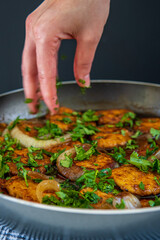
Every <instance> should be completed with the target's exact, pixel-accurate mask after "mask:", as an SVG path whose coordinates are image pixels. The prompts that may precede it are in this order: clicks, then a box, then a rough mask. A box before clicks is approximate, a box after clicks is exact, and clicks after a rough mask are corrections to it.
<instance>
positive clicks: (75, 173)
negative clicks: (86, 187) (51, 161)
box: [57, 148, 84, 181]
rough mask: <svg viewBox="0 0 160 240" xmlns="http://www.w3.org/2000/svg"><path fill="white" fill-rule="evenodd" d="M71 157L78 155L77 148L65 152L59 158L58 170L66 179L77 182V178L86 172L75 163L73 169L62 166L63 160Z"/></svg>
mask: <svg viewBox="0 0 160 240" xmlns="http://www.w3.org/2000/svg"><path fill="white" fill-rule="evenodd" d="M66 155H67V156H71V157H74V156H75V155H76V151H75V148H71V149H69V150H67V151H65V152H63V153H62V154H61V155H60V156H59V157H58V158H57V168H58V171H59V172H60V173H61V174H62V175H63V176H65V177H66V178H68V179H70V180H71V181H76V179H77V178H79V177H80V176H82V175H83V173H84V171H83V170H82V168H81V167H79V166H76V165H75V164H74V163H73V165H72V166H71V167H69V168H66V167H63V166H61V160H64V159H65V156H66Z"/></svg>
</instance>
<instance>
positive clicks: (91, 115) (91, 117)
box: [82, 109, 99, 122]
mask: <svg viewBox="0 0 160 240" xmlns="http://www.w3.org/2000/svg"><path fill="white" fill-rule="evenodd" d="M82 119H83V121H85V122H93V121H98V119H99V117H98V116H97V115H95V111H92V110H91V109H89V110H88V111H86V112H84V113H83V114H82Z"/></svg>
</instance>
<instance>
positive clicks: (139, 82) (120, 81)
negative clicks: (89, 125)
mask: <svg viewBox="0 0 160 240" xmlns="http://www.w3.org/2000/svg"><path fill="white" fill-rule="evenodd" d="M92 83H113V84H114V83H115V84H116V83H120V84H130V85H140V86H148V87H158V88H160V84H158V83H150V82H143V81H132V80H116V79H115V80H114V79H94V80H91V84H92ZM62 84H63V85H70V84H75V85H76V84H77V83H76V81H75V80H70V81H62ZM23 90H24V88H18V89H14V90H11V91H7V92H4V93H1V94H0V97H3V96H7V95H10V94H13V93H18V92H21V91H23Z"/></svg>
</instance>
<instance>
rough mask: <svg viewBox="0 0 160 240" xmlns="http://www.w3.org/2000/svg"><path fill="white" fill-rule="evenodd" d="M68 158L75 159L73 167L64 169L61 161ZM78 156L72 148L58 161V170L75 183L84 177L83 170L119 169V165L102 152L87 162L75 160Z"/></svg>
mask: <svg viewBox="0 0 160 240" xmlns="http://www.w3.org/2000/svg"><path fill="white" fill-rule="evenodd" d="M66 156H71V157H72V159H73V163H72V166H70V167H64V166H62V164H61V161H62V160H64V159H65V157H66ZM75 156H76V152H75V149H74V148H71V149H69V150H67V151H65V152H63V153H62V154H61V155H60V156H59V157H58V159H57V168H58V171H59V172H60V173H61V174H62V175H63V176H65V177H66V178H68V179H70V180H71V181H75V180H76V179H77V178H79V177H80V176H81V175H83V173H84V171H83V168H86V169H88V170H91V169H97V170H102V169H105V168H111V169H113V168H115V167H118V164H117V163H116V162H115V161H114V160H113V159H112V157H111V156H109V155H107V154H105V153H102V152H100V154H98V155H92V156H90V158H89V159H87V160H82V161H79V160H74V157H75Z"/></svg>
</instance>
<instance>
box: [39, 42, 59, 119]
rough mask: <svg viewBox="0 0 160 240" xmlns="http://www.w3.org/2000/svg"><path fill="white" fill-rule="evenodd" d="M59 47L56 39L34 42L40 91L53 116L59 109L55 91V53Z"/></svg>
mask: <svg viewBox="0 0 160 240" xmlns="http://www.w3.org/2000/svg"><path fill="white" fill-rule="evenodd" d="M59 46H60V40H59V39H58V38H57V39H55V40H53V41H52V42H47V41H37V42H36V56H37V66H38V79H39V82H40V89H41V93H42V96H43V99H44V102H45V103H46V105H47V106H48V108H49V110H50V111H51V113H53V114H54V113H56V112H57V110H58V108H59V104H58V99H57V89H56V76H57V52H58V49H59Z"/></svg>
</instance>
